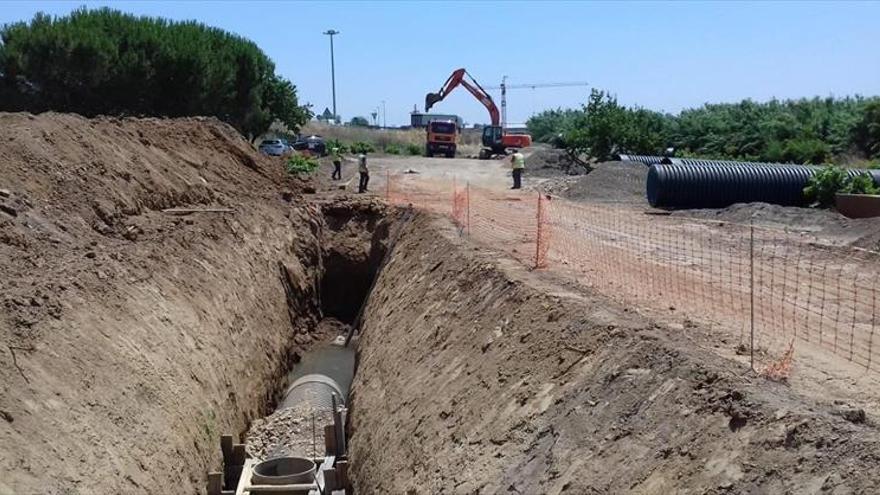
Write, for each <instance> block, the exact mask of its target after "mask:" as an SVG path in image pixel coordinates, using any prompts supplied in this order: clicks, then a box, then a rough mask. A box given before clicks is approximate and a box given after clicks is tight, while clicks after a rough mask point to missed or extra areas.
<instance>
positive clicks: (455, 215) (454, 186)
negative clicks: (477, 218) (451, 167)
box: [452, 175, 460, 227]
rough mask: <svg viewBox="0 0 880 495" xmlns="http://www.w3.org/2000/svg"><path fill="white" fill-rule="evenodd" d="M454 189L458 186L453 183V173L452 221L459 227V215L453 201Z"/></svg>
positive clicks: (453, 179)
mask: <svg viewBox="0 0 880 495" xmlns="http://www.w3.org/2000/svg"><path fill="white" fill-rule="evenodd" d="M456 189H458V187H457V185H456V183H455V176H454V175H453V176H452V223H454V224H456V225H457V226H459V227H460V225H458V215H459V212H458V204H457V203H456V201H455V190H456Z"/></svg>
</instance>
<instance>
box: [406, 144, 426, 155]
mask: <svg viewBox="0 0 880 495" xmlns="http://www.w3.org/2000/svg"><path fill="white" fill-rule="evenodd" d="M423 150H424V147H422V146H419V145H417V144H412V143H410V144H407V145H406V154H407V155H413V156H421V154H422V151H423Z"/></svg>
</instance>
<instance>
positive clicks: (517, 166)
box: [510, 150, 526, 189]
mask: <svg viewBox="0 0 880 495" xmlns="http://www.w3.org/2000/svg"><path fill="white" fill-rule="evenodd" d="M510 168H511V169H513V187H511V189H520V188H521V187H522V173H523V170H525V168H526V157H524V156H523V154H522V153H520V151H519V150H516V151H515V152H514V153H513V155H511V156H510Z"/></svg>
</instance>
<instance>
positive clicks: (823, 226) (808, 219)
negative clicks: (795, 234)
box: [673, 203, 880, 250]
mask: <svg viewBox="0 0 880 495" xmlns="http://www.w3.org/2000/svg"><path fill="white" fill-rule="evenodd" d="M673 215H677V216H682V217H692V218H704V219H711V220H722V221H725V222H733V223H740V224H748V223H750V222H752V223H754V224H755V225H760V226H763V227H771V228H777V229H787V230H795V231H801V232H809V233H811V234H813V235H815V236H817V237H821V238H824V239H828V240H831V241H834V244H840V245H853V246H858V247H862V248H865V249H871V250H880V218H847V217H845V216H843V215H841V214H840V213H837V212H836V211H833V210H822V209H817V208H798V207H794V206H779V205H771V204H767V203H749V204H736V205H732V206H728V207H727V208H722V209H696V210H681V211H676V212H673Z"/></svg>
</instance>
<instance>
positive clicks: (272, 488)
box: [244, 483, 318, 493]
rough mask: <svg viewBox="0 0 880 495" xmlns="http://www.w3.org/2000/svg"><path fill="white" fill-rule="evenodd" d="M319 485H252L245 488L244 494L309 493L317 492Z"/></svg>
mask: <svg viewBox="0 0 880 495" xmlns="http://www.w3.org/2000/svg"><path fill="white" fill-rule="evenodd" d="M317 489H318V485H316V484H314V483H297V484H293V485H251V486H248V487H245V489H244V493H278V492H300V493H308V492H309V491H311V490H317Z"/></svg>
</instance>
